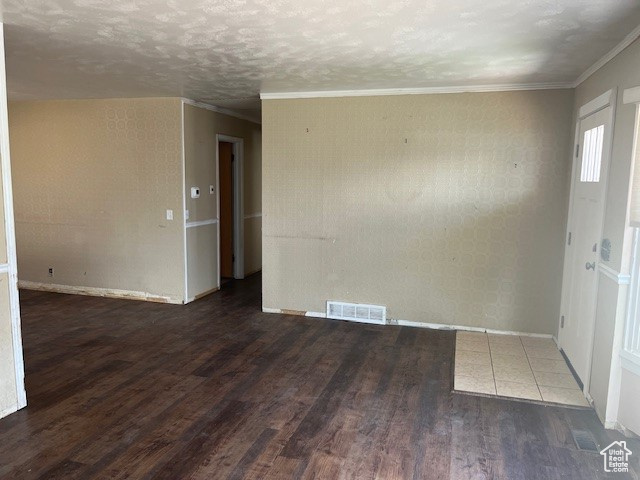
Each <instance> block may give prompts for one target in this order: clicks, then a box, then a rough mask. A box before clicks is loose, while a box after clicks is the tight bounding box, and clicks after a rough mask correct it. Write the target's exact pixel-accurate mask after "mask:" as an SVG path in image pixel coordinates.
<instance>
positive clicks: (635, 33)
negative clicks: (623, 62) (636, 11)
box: [572, 25, 640, 88]
mask: <svg viewBox="0 0 640 480" xmlns="http://www.w3.org/2000/svg"><path fill="white" fill-rule="evenodd" d="M638 37H640V25H638V26H637V27H636V28H634V29H633V30H631V33H629V35H627V36H626V37H624V39H623V40H622V41H621V42H620V43H619V44H618V45H616V46H615V47H613V48H612V49H611V50H609V52H607V53H606V54H605V55H604V56H603V57H602V58H600V59H599V60H598V61H597V62H596V63H594V64H593V65H591V66H590V67H589V68H587V69H586V70H585V71H584V73H583V74H582V75H580V76H579V77H578V78H576V81H575V82H573V85H572V87H573V88H575V87H577V86H578V85H580V84H581V83H582V82H584V81H585V80H586V79H587V78H589V77H590V76H591V75H593V74H594V73H596V72H597V71H598V70H600V69H601V68H602V67H604V66H605V65H606V64H607V63H608V62H609V61H610V60H612V59H613V58H614V57H615V56H616V55H618V54H619V53H620V52H622V51H623V50H624V49H625V48H627V47H628V46H629V45H631V44H632V43H633V42H635V41H636V39H637V38H638Z"/></svg>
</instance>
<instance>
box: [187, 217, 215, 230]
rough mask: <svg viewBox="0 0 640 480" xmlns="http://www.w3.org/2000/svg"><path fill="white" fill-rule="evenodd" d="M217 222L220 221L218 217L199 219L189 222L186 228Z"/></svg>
mask: <svg viewBox="0 0 640 480" xmlns="http://www.w3.org/2000/svg"><path fill="white" fill-rule="evenodd" d="M216 223H218V219H217V218H210V219H209V220H198V221H195V222H187V223H186V224H185V228H194V227H202V226H204V225H215V224H216Z"/></svg>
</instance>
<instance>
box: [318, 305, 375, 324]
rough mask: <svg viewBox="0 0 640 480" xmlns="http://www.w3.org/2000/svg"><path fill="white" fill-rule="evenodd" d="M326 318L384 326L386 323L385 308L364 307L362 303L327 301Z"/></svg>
mask: <svg viewBox="0 0 640 480" xmlns="http://www.w3.org/2000/svg"><path fill="white" fill-rule="evenodd" d="M327 318H335V319H337V320H351V321H352V322H362V323H376V324H379V325H384V324H386V323H387V307H383V306H381V305H366V304H364V303H345V302H334V301H328V302H327Z"/></svg>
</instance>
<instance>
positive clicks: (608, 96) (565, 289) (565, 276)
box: [557, 88, 617, 394]
mask: <svg viewBox="0 0 640 480" xmlns="http://www.w3.org/2000/svg"><path fill="white" fill-rule="evenodd" d="M616 97H617V88H612V89H611V90H607V91H606V92H604V93H603V94H601V95H599V96H597V97H596V98H594V99H592V100H591V101H589V102H587V103H585V104H584V105H582V106H581V107H580V108H579V109H578V116H577V118H576V127H575V134H574V141H573V145H572V147H573V148H572V149H571V158H572V161H571V190H570V193H569V211H568V215H567V228H566V231H565V237H564V242H565V244H564V246H565V247H564V251H565V255H564V266H563V272H562V293H561V301H560V315H559V318H558V337H557V338H558V346H559V347H560V348H561V349H562V346H563V343H565V342H566V338H564V339H563V335H562V331H563V329H562V327H561V319H562V317H563V316H565V315H568V314H569V312H568V308H569V305H570V299H569V298H568V297H569V294H570V290H571V288H570V287H571V280H572V278H571V277H572V273H573V272H572V271H571V268H572V267H571V266H572V265H573V255H572V253H573V250H569V245H568V238H569V232H571V229H572V225H573V198H574V195H575V189H576V179H577V172H578V169H579V168H580V166H581V157H580V155H578V156H576V154H575V152H576V149H577V148H578V145H579V144H580V142H581V141H582V139H581V138H580V127H581V122H582V120H583V119H584V118H586V117H588V116H589V115H592V114H594V113H596V112H598V111H600V110H602V109H604V108H607V107H611V113H610V115H609V119H608V121H609V125H610V138H611V141H610V142H609V149H608V151H607V152H606V154H607V156H606V157H605V158H604V159H603V160H605V161H603V163H602V174H601V176H600V179H601V181H602V182H603V184H604V198H603V202H602V212H603V214H602V223H601V224H600V228H599V231H598V238H599V239H600V241H601V240H602V233H603V230H604V213H605V212H606V208H607V195H608V193H609V169H610V166H611V154H612V150H613V135H614V129H615V125H614V119H615V116H616ZM604 153H605V152H603V155H604ZM596 265H597V266H598V270H600V266H601V262H600V259H599V256H598V258H597V259H596ZM602 265H603V266H604V264H602ZM605 268H606V266H605ZM603 273H604V272H603ZM599 277H600V275H597V276H596V280H595V281H596V286H595V292H596V294H595V296H594V299H593V301H594V302H596V299H597V296H598V289H599V282H600V278H599ZM595 311H596V309H595V308H594V318H593V319H592V320H591V324H590V325H589V328H590V329H591V340H590V343H589V346H588V362H587V371H586V374H585V378H581V379H580V380H581V381H582V383H583V385H584V388H583V392H584V393H585V394H588V393H589V387H590V383H591V362H592V360H593V343H594V338H593V335H594V332H595ZM563 340H565V342H563Z"/></svg>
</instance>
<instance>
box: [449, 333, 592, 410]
mask: <svg viewBox="0 0 640 480" xmlns="http://www.w3.org/2000/svg"><path fill="white" fill-rule="evenodd" d="M454 390H456V391H459V392H469V393H480V394H483V395H496V396H500V397H508V398H520V399H526V400H537V401H540V402H549V403H559V404H563V405H573V406H580V407H588V406H589V403H588V402H587V400H586V399H585V398H584V395H583V394H582V391H580V387H578V383H577V382H576V380H575V379H574V378H573V375H572V374H571V372H570V371H569V367H568V366H567V364H566V362H565V361H564V358H563V357H562V354H561V353H560V351H559V350H558V347H557V346H556V344H555V342H554V341H553V340H552V339H551V338H540V337H525V336H522V337H520V336H517V335H498V334H491V333H489V334H487V333H481V332H461V331H459V332H457V333H456V353H455V374H454Z"/></svg>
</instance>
